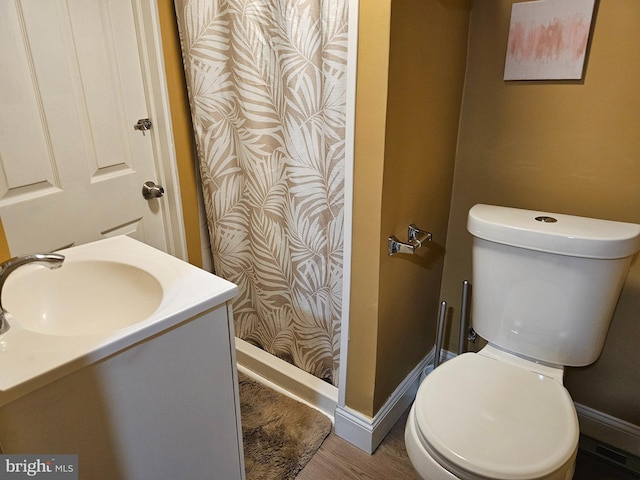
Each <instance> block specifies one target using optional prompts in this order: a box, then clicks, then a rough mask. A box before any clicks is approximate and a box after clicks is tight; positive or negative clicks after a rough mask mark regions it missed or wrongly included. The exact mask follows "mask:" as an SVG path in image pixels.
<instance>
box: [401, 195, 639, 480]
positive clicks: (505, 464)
mask: <svg viewBox="0 0 640 480" xmlns="http://www.w3.org/2000/svg"><path fill="white" fill-rule="evenodd" d="M467 229H468V230H469V232H470V233H471V235H472V236H473V247H472V248H473V250H472V255H473V279H472V286H473V295H472V307H471V320H472V324H473V328H474V329H475V330H476V332H477V333H478V334H479V335H480V336H481V337H482V338H484V339H485V340H486V341H487V342H488V343H487V345H486V346H485V347H484V348H482V349H481V350H480V351H479V352H478V353H464V354H462V355H458V356H457V357H455V358H453V359H451V360H449V361H447V362H445V363H444V364H442V365H440V366H439V367H438V368H436V369H435V370H433V372H431V373H430V374H429V375H427V377H426V378H425V379H424V380H423V382H422V384H421V385H420V387H419V388H418V393H417V395H416V399H415V402H414V404H413V406H412V407H411V411H410V414H409V417H408V420H407V425H406V429H405V443H406V448H407V453H408V454H409V458H410V460H411V462H412V464H413V466H414V468H415V470H416V471H417V472H418V473H419V474H420V475H421V477H422V478H424V479H428V480H456V479H463V480H480V479H482V480H488V479H501V480H534V479H535V480H569V479H571V478H572V477H573V471H574V466H575V458H576V453H577V449H578V436H579V428H578V418H577V416H576V411H575V407H574V405H573V401H572V400H571V397H570V395H569V393H568V392H567V390H566V389H565V388H564V386H563V372H564V366H572V367H578V366H584V365H589V364H590V363H593V362H594V361H595V360H596V359H597V358H598V356H599V355H600V353H601V351H602V348H603V346H604V341H605V338H606V335H607V330H608V328H609V324H610V322H611V317H612V315H613V311H614V309H615V306H616V303H617V301H618V297H619V295H620V291H621V289H622V285H623V283H624V280H625V278H626V274H627V271H628V269H629V266H630V264H631V259H632V257H633V255H634V254H635V253H636V252H637V251H638V250H640V225H635V224H630V223H621V222H613V221H607V220H596V219H591V218H583V217H574V216H570V215H561V214H550V213H543V212H536V211H530V210H521V209H515V208H507V207H499V206H493V205H475V206H474V207H473V208H472V209H471V210H470V211H469V216H468V221H467Z"/></svg>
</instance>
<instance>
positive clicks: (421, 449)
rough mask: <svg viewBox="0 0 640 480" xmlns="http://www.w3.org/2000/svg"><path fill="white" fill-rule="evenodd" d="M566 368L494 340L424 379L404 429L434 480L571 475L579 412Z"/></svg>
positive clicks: (413, 454)
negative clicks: (508, 348) (522, 354)
mask: <svg viewBox="0 0 640 480" xmlns="http://www.w3.org/2000/svg"><path fill="white" fill-rule="evenodd" d="M561 382H562V369H557V368H553V367H547V366H545V365H539V364H536V363H534V362H530V361H527V360H523V359H520V358H518V357H515V356H513V355H510V354H508V353H506V352H502V351H500V350H499V349H496V348H495V347H493V346H490V345H488V346H486V347H485V348H484V349H483V350H481V351H480V352H479V353H477V354H475V353H465V354H463V355H460V356H458V357H456V358H454V359H452V360H450V361H448V362H446V363H444V364H443V365H441V366H440V367H438V368H437V369H436V370H434V371H433V372H432V373H431V374H430V375H429V376H427V377H426V379H425V380H424V381H423V382H422V384H421V386H420V388H419V390H418V394H417V396H416V400H415V402H414V404H413V406H412V408H411V412H410V414H409V418H408V420H407V426H406V429H405V444H406V448H407V453H408V454H409V458H410V459H411V462H412V463H413V465H414V467H415V469H416V470H417V471H418V472H419V473H420V474H421V476H422V477H423V478H425V479H429V480H454V479H464V480H475V479H483V480H486V479H502V480H533V479H536V480H537V479H545V480H568V479H571V478H572V476H573V470H574V464H575V456H576V452H577V448H578V436H579V430H578V419H577V416H576V412H575V408H574V406H573V402H572V400H571V397H570V396H569V393H568V392H567V390H566V389H565V388H564V386H563V385H562V383H561Z"/></svg>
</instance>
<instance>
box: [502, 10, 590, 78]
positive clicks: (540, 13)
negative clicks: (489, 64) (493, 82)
mask: <svg viewBox="0 0 640 480" xmlns="http://www.w3.org/2000/svg"><path fill="white" fill-rule="evenodd" d="M594 3H595V0H538V1H535V2H522V3H514V4H513V6H512V7H511V24H510V26H509V42H508V44H507V58H506V62H505V67H504V79H505V80H578V79H580V78H582V71H583V67H584V60H585V55H586V52H587V44H588V41H589V31H590V28H591V17H592V15H593V7H594Z"/></svg>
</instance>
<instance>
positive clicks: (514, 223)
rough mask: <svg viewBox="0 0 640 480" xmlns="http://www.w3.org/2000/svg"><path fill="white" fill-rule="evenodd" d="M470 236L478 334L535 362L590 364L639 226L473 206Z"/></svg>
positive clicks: (637, 246) (639, 237) (638, 246)
mask: <svg viewBox="0 0 640 480" xmlns="http://www.w3.org/2000/svg"><path fill="white" fill-rule="evenodd" d="M467 229H468V230H469V232H470V233H471V235H473V277H472V278H473V280H472V285H473V293H472V310H471V318H472V323H473V328H474V329H475V330H476V331H477V332H478V334H480V335H481V336H482V337H483V338H485V339H486V340H487V341H488V342H490V343H492V344H494V345H497V346H498V347H501V348H503V349H506V350H508V351H510V352H513V353H516V354H519V355H524V356H526V357H529V358H532V359H535V360H539V361H543V362H547V363H551V364H555V365H566V366H583V365H589V364H590V363H593V362H594V361H595V360H596V359H597V358H598V356H599V355H600V353H601V352H602V348H603V346H604V341H605V338H606V335H607V331H608V329H609V324H610V322H611V318H612V316H613V311H614V309H615V307H616V303H617V301H618V297H619V295H620V291H621V290H622V285H623V283H624V280H625V278H626V275H627V271H628V270H629V265H630V264H631V259H632V257H633V255H634V254H635V253H636V252H637V251H638V250H640V225H635V224H631V223H622V222H614V221H608V220H596V219H592V218H584V217H574V216H571V215H562V214H555V213H554V214H552V213H545V212H538V211H531V210H521V209H515V208H507V207H498V206H493V205H475V206H474V207H473V208H472V209H471V210H470V211H469V217H468V222H467Z"/></svg>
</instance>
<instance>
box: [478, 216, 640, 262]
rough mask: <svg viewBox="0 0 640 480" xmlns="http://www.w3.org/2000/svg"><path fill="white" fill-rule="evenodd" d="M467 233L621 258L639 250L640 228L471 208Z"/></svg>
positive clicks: (567, 252)
mask: <svg viewBox="0 0 640 480" xmlns="http://www.w3.org/2000/svg"><path fill="white" fill-rule="evenodd" d="M467 230H468V231H469V233H471V234H472V235H473V236H475V237H478V238H482V239H484V240H488V241H490V242H496V243H502V244H505V245H511V246H514V247H520V248H527V249H530V250H538V251H542V252H549V253H556V254H560V255H569V256H573V257H585V258H605V259H606V258H608V259H613V258H624V257H628V256H630V255H633V254H635V253H636V252H637V251H638V250H640V225H636V224H634V223H625V222H615V221H612V220H598V219H595V218H587V217H576V216H573V215H564V214H560V213H548V212H541V211H535V210H522V209H518V208H509V207H499V206H495V205H483V204H478V205H475V206H473V207H472V208H471V210H469V217H468V220H467Z"/></svg>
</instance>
